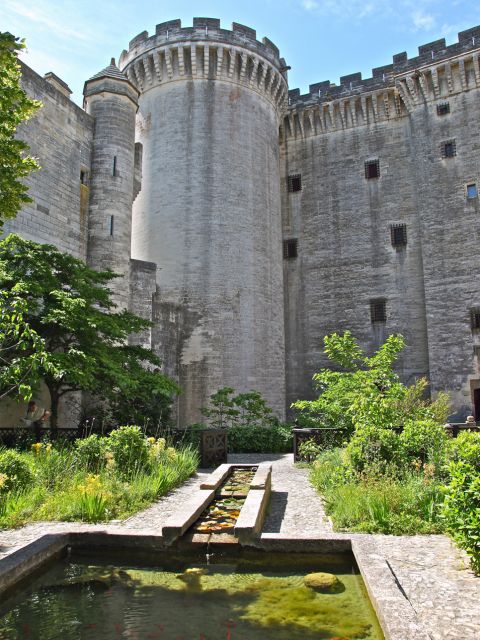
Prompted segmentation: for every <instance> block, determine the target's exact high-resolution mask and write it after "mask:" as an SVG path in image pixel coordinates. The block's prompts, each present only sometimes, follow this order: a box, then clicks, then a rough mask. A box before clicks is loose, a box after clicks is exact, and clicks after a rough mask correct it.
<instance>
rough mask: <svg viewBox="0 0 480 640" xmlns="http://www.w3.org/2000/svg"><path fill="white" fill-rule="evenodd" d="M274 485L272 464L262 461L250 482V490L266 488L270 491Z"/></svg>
mask: <svg viewBox="0 0 480 640" xmlns="http://www.w3.org/2000/svg"><path fill="white" fill-rule="evenodd" d="M271 486H272V465H271V464H269V463H268V462H260V464H259V465H258V469H257V470H256V472H255V475H254V476H253V479H252V482H251V483H250V490H254V491H255V490H259V489H260V490H264V489H267V490H268V491H270V488H271Z"/></svg>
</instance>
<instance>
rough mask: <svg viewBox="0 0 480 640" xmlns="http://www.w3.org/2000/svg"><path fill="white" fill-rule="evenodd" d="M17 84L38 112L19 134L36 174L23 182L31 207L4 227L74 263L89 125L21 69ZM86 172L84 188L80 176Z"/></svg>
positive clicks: (79, 244)
mask: <svg viewBox="0 0 480 640" xmlns="http://www.w3.org/2000/svg"><path fill="white" fill-rule="evenodd" d="M21 66H22V85H23V87H24V89H25V91H26V92H27V93H28V94H29V95H30V96H31V97H32V98H35V99H37V100H41V101H42V103H43V107H42V108H41V109H40V110H39V111H37V113H36V114H35V115H34V116H33V117H32V118H31V119H30V120H29V121H28V122H26V123H25V124H23V125H21V126H20V127H19V130H18V137H19V138H21V139H22V140H25V142H27V143H28V144H29V145H30V153H31V155H33V156H35V157H36V158H38V162H39V164H40V166H41V169H40V170H39V171H37V172H35V173H33V174H31V175H30V176H29V177H28V179H26V180H25V182H26V184H28V186H29V195H30V196H31V197H32V198H33V202H31V203H30V204H28V205H26V206H25V207H24V208H23V209H22V211H21V212H20V213H19V214H18V215H17V217H16V218H15V219H14V220H11V221H8V222H7V223H6V224H5V226H4V231H5V233H6V234H7V233H18V234H20V235H21V236H22V237H24V238H27V239H29V240H35V241H36V242H48V243H52V244H55V245H56V246H57V247H58V249H60V250H61V251H66V252H68V253H71V254H72V255H74V256H76V257H77V258H83V259H85V257H86V250H87V215H88V189H89V187H88V174H89V172H90V156H91V149H92V137H93V120H92V118H91V117H90V116H89V115H88V114H86V113H85V112H84V111H83V110H82V109H80V107H78V106H77V105H76V104H74V103H73V102H71V100H69V98H68V97H66V95H64V94H63V93H62V92H61V91H59V90H58V89H56V88H55V87H54V86H52V84H50V83H49V82H47V81H46V80H44V79H43V78H42V77H40V76H39V75H38V74H36V73H35V72H34V71H33V70H32V69H30V68H29V67H27V66H26V65H25V64H22V63H21ZM81 170H83V171H85V172H86V174H85V176H86V177H85V179H86V180H87V184H86V185H82V184H81V180H80V172H81Z"/></svg>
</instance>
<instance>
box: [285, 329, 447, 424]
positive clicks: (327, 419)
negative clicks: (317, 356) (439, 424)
mask: <svg viewBox="0 0 480 640" xmlns="http://www.w3.org/2000/svg"><path fill="white" fill-rule="evenodd" d="M324 343H325V353H326V355H327V356H328V358H329V359H330V360H331V362H332V364H333V365H334V366H336V367H337V368H339V369H340V368H341V369H343V370H332V369H322V370H321V371H320V372H319V373H317V374H315V375H314V377H313V380H314V383H315V386H316V389H317V391H318V392H319V396H318V398H316V399H314V400H299V401H297V402H295V403H294V404H293V405H292V407H294V408H296V409H298V410H299V418H298V421H299V423H300V424H301V425H302V426H311V427H313V426H324V427H337V428H341V429H343V430H344V431H345V435H346V436H350V435H351V434H352V433H353V431H354V429H355V428H359V427H362V426H365V427H369V428H372V427H378V428H391V427H396V426H400V425H403V424H404V422H405V420H406V419H407V418H409V419H411V420H415V419H425V418H432V419H434V420H438V421H442V420H443V421H444V420H445V418H446V415H445V414H446V413H448V397H447V395H446V394H440V395H439V397H438V398H437V399H436V400H435V402H433V403H432V402H430V401H429V400H427V399H426V398H425V389H426V386H427V383H426V381H425V380H424V379H420V380H418V381H417V382H416V383H415V384H414V385H412V386H411V387H407V386H405V385H404V384H402V382H401V381H400V378H399V376H398V374H397V373H395V371H394V364H395V362H396V360H397V358H398V355H399V353H400V352H401V350H402V349H403V348H404V346H405V340H404V338H403V336H401V335H391V336H389V337H388V338H387V340H386V341H385V343H384V344H383V345H382V346H381V347H380V348H379V349H378V351H377V352H376V353H375V354H374V355H373V356H371V357H367V356H366V355H365V354H364V353H363V351H362V350H361V348H360V347H359V345H358V342H357V340H356V339H355V338H354V337H353V336H352V334H351V333H350V331H345V333H344V334H342V335H340V334H337V333H333V334H331V335H330V336H326V337H325V339H324Z"/></svg>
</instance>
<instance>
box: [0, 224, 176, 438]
mask: <svg viewBox="0 0 480 640" xmlns="http://www.w3.org/2000/svg"><path fill="white" fill-rule="evenodd" d="M115 277H117V276H116V274H115V273H113V272H112V271H101V272H99V271H94V270H93V269H90V268H89V267H87V266H86V265H85V264H84V263H83V262H82V261H81V260H78V259H76V258H74V257H73V256H70V255H68V254H64V253H61V252H60V251H58V250H57V249H56V248H55V247H53V246H51V245H41V244H37V243H35V242H31V241H28V240H23V239H22V238H20V237H19V236H17V235H14V234H12V235H10V236H8V237H7V238H6V239H5V240H2V241H0V289H2V290H3V291H4V292H5V296H6V298H7V299H8V297H9V296H10V297H11V299H14V298H15V297H19V298H21V299H22V300H23V305H24V306H23V311H22V312H23V318H24V321H25V322H26V323H27V324H28V327H29V330H31V331H33V332H35V334H36V335H38V336H39V337H40V338H41V339H42V340H43V341H44V344H45V349H46V357H44V358H43V360H41V361H40V363H39V365H38V368H36V369H35V372H34V373H35V375H34V376H32V380H31V383H34V382H35V381H36V377H37V376H38V375H41V376H42V378H43V379H44V381H45V383H46V385H47V387H48V390H49V392H50V397H51V402H52V418H51V422H52V427H56V426H57V416H58V403H59V400H60V398H61V397H62V396H64V395H65V394H67V393H71V392H73V391H90V392H91V393H93V394H94V395H95V396H96V397H98V398H101V399H104V400H107V401H109V402H111V403H112V404H113V405H115V403H118V402H119V398H121V400H122V402H123V403H128V402H129V401H130V402H133V401H134V399H135V397H136V394H137V393H138V392H139V388H140V387H141V388H142V390H143V392H145V390H146V389H149V388H150V389H152V390H153V391H154V393H155V394H156V395H157V398H158V397H159V396H162V398H163V399H164V401H165V402H169V401H170V400H171V398H172V397H173V395H174V394H175V393H177V392H178V387H177V385H176V384H175V383H174V382H173V381H172V380H171V379H170V378H168V377H167V376H165V375H163V374H162V373H160V371H159V370H158V366H159V365H160V361H159V359H158V358H157V356H156V355H155V354H154V353H153V352H152V351H151V350H149V349H145V348H143V347H141V346H136V345H130V344H128V337H129V336H130V334H132V333H136V332H139V331H141V330H143V329H145V328H146V327H148V326H149V325H150V323H149V322H148V321H146V320H144V319H142V318H139V317H138V316H136V315H134V314H132V313H130V312H128V311H121V312H120V313H115V310H114V309H115V305H114V303H113V302H112V300H111V291H110V290H109V289H108V284H109V282H110V281H111V280H112V279H113V278H115ZM15 353H16V358H17V361H18V362H21V363H22V364H19V365H18V366H19V367H20V368H21V370H22V371H28V362H23V360H24V359H27V361H28V359H29V358H31V357H32V354H33V353H35V345H28V343H27V344H24V343H21V344H20V345H18V346H17V348H16V350H15ZM149 367H150V368H149ZM151 367H155V368H156V370H152V368H151ZM0 375H2V371H1V370H0ZM0 380H1V378H0Z"/></svg>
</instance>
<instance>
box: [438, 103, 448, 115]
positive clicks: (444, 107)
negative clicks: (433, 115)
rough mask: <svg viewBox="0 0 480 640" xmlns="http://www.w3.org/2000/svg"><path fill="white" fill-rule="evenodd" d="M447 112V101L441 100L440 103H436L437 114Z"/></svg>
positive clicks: (445, 113)
mask: <svg viewBox="0 0 480 640" xmlns="http://www.w3.org/2000/svg"><path fill="white" fill-rule="evenodd" d="M447 113H450V103H449V102H441V103H440V104H437V116H446V115H447Z"/></svg>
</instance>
